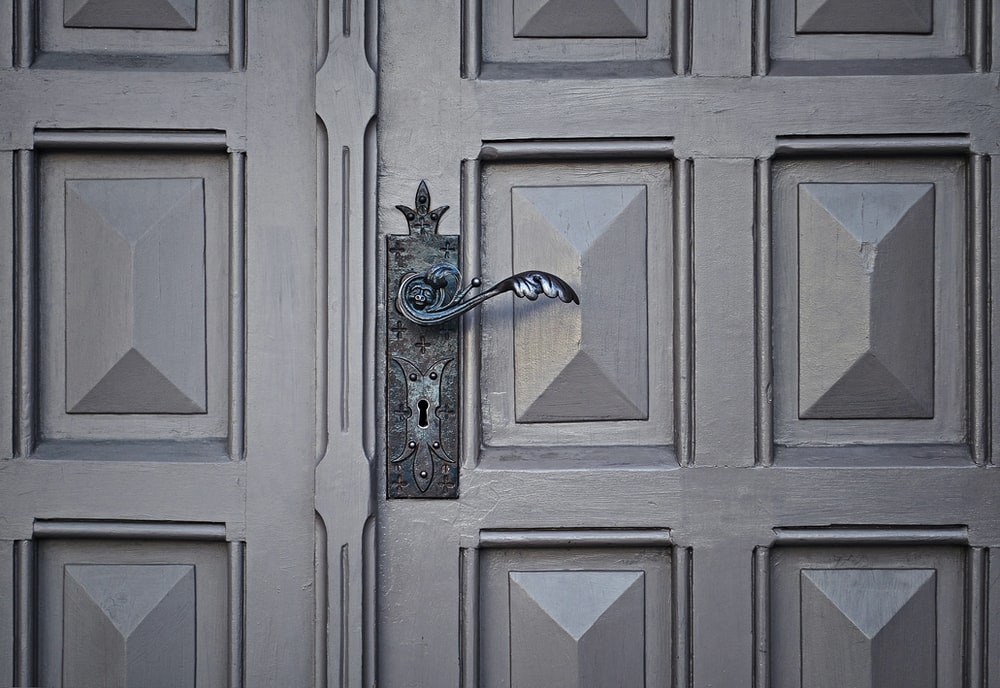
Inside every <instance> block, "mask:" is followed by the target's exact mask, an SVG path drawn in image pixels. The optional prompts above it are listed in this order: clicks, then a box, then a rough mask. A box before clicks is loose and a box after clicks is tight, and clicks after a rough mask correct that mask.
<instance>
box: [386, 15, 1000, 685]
mask: <svg viewBox="0 0 1000 688" xmlns="http://www.w3.org/2000/svg"><path fill="white" fill-rule="evenodd" d="M446 5H447V3H438V4H433V3H432V6H422V7H420V8H414V7H412V6H409V5H408V4H407V3H405V2H392V1H389V2H384V3H382V14H381V17H380V19H381V26H380V46H379V50H380V65H381V68H380V71H379V78H380V81H379V89H380V90H379V93H380V99H379V103H380V112H379V161H380V164H379V207H378V215H377V219H378V238H379V241H378V244H377V245H378V246H380V247H384V246H385V241H384V238H383V237H384V236H386V235H392V234H399V233H402V232H404V231H405V223H404V222H403V220H402V218H400V217H398V213H397V212H396V210H395V209H394V206H395V205H396V204H398V203H405V202H407V201H408V200H409V198H410V197H412V194H413V189H414V188H415V186H416V184H417V183H418V182H419V180H421V179H426V181H427V183H428V185H429V186H430V189H431V192H432V194H433V196H434V199H435V202H436V203H437V204H438V205H440V204H451V205H453V206H454V205H458V206H459V207H460V208H461V217H457V218H456V217H455V216H454V215H451V216H447V217H446V218H445V219H444V220H443V221H442V224H441V229H440V232H441V233H445V234H456V233H457V234H460V235H461V237H462V247H463V256H462V265H461V268H462V272H463V274H464V275H465V276H466V279H467V280H469V279H471V278H472V277H474V276H482V277H483V282H484V283H485V284H491V283H493V282H495V281H497V280H498V279H501V278H503V277H506V276H507V275H508V274H511V273H512V272H516V271H518V270H521V269H527V268H535V269H542V270H549V271H551V272H554V273H556V274H560V275H561V276H563V277H566V278H567V279H568V281H569V282H570V284H571V285H572V286H573V287H574V289H576V290H577V291H578V292H579V294H580V297H581V304H580V306H579V307H576V306H567V305H565V304H553V303H547V302H546V303H541V302H540V303H530V304H526V303H520V302H512V301H510V300H507V301H504V300H503V299H494V300H492V301H490V302H488V303H487V304H486V305H485V306H484V307H483V308H482V309H481V311H480V312H478V313H469V314H467V315H466V316H464V319H463V323H462V326H461V327H462V330H463V333H464V343H463V349H462V352H463V357H462V361H461V367H462V372H461V376H460V379H461V381H462V392H461V403H462V407H461V408H460V409H459V413H460V415H461V418H462V424H461V428H462V438H461V447H462V456H461V462H462V478H461V483H460V494H459V497H458V499H457V501H421V500H389V499H382V498H381V497H379V499H378V502H377V515H378V521H379V537H378V540H377V542H378V548H379V551H378V573H379V578H378V587H377V589H378V592H379V600H380V604H381V606H380V608H379V610H378V620H379V635H378V641H379V642H378V648H379V656H378V670H379V679H380V684H385V685H392V686H418V685H445V686H458V685H464V686H473V685H483V686H494V685H496V686H503V685H542V684H547V683H551V684H554V685H607V684H608V683H609V679H608V678H607V675H606V674H605V673H603V672H606V671H614V672H615V676H616V679H615V680H618V681H620V682H621V683H622V684H624V685H644V686H653V685H657V686H662V685H673V686H677V687H678V688H679V687H680V686H688V685H694V686H747V685H757V686H759V687H763V686H768V685H774V686H779V685H780V686H792V685H806V684H810V685H812V684H816V685H825V684H826V683H830V684H831V685H832V684H834V683H838V682H840V683H842V682H843V679H844V676H845V674H844V673H843V671H842V670H841V668H842V667H844V666H850V667H852V670H854V669H856V670H857V672H859V673H858V675H857V676H853V678H856V680H857V682H858V683H859V685H871V686H875V685H880V684H881V683H884V681H885V680H895V679H888V678H886V677H888V676H893V677H895V676H907V677H910V678H909V679H908V680H911V682H913V683H914V685H923V684H926V685H937V686H945V685H947V686H976V687H977V688H981V687H983V686H985V685H986V678H985V676H984V674H983V666H984V662H986V661H987V660H986V656H985V654H984V653H985V648H984V643H985V640H984V639H985V637H986V636H985V635H983V629H985V628H986V627H987V624H993V626H990V628H993V627H994V626H995V624H996V618H997V611H996V606H995V605H992V606H990V605H988V604H987V598H988V594H987V589H988V588H989V589H990V590H992V591H993V592H994V593H995V591H996V585H995V584H994V583H987V582H986V577H987V574H986V569H985V568H984V566H985V563H986V561H987V559H988V558H989V557H988V555H987V551H988V550H989V548H990V547H995V546H996V537H995V533H996V532H998V531H997V526H998V525H1000V524H998V522H997V517H996V514H997V513H998V509H997V508H996V506H997V494H998V487H1000V485H998V483H997V475H998V474H997V473H996V469H995V465H994V464H995V461H994V459H993V456H992V453H991V452H990V450H989V447H990V444H991V441H992V434H993V433H992V428H993V427H995V421H993V422H990V419H995V418H996V415H995V414H996V411H995V407H994V406H991V404H990V400H989V398H988V397H989V394H988V390H989V389H990V383H991V371H990V370H989V369H988V364H987V361H988V360H993V359H994V358H995V356H991V353H992V351H993V346H992V345H991V343H990V341H988V340H987V338H986V334H987V333H986V327H987V323H988V322H990V320H989V317H988V316H989V313H988V311H987V308H988V302H987V300H986V298H985V297H986V290H987V285H988V284H990V283H989V282H988V281H987V280H986V276H987V266H988V259H989V256H988V255H987V246H988V245H991V246H992V244H989V242H988V238H989V237H990V236H991V234H992V228H991V226H990V225H989V224H988V222H989V221H988V218H989V200H990V196H991V194H992V191H991V189H990V188H988V187H989V184H990V182H989V181H988V178H987V175H986V170H987V169H988V168H989V158H990V157H991V156H993V155H995V154H996V151H995V147H996V142H995V136H993V133H994V132H995V131H996V129H997V126H998V124H1000V122H998V121H997V114H996V113H997V108H996V105H997V102H996V93H995V91H994V90H993V89H992V87H991V83H992V80H993V78H994V77H993V75H991V74H989V73H988V70H989V64H988V63H987V59H986V50H985V37H986V36H987V35H988V34H987V32H986V27H987V22H986V21H985V17H984V14H985V5H984V3H981V2H978V1H976V0H970V2H968V3H965V2H955V3H948V2H941V3H907V7H908V8H910V9H912V10H913V11H912V12H911V13H908V14H907V13H903V12H902V11H888V10H886V11H882V10H885V7H883V6H881V5H880V6H879V8H876V9H871V8H867V9H864V11H861V10H859V11H853V10H852V9H851V8H852V7H855V6H854V5H851V4H850V3H840V2H836V1H834V2H823V3H819V2H816V3H811V2H805V0H798V1H797V2H794V1H793V0H788V2H785V1H784V0H774V1H772V2H759V3H750V2H746V3H737V4H735V5H734V4H733V3H728V4H726V3H698V4H691V5H690V6H688V4H687V3H667V2H655V3H654V2H649V3H640V4H638V5H637V4H636V3H630V2H619V3H596V2H595V3H574V4H572V9H568V8H569V7H570V5H569V4H564V3H557V2H548V3H539V2H536V3H527V2H519V1H517V0H513V1H512V2H511V3H508V4H503V3H499V4H497V3H480V2H475V1H472V0H470V1H469V2H466V3H464V4H463V8H462V12H459V11H457V10H455V8H453V7H450V6H446ZM642 5H644V6H645V9H646V10H647V11H646V13H645V25H643V22H642V21H638V20H636V17H639V16H640V11H639V9H637V8H638V7H640V6H642ZM612 6H613V7H612ZM873 7H874V6H873ZM613 10H614V11H615V14H614V17H613V18H612V17H611V16H610V15H609V14H608V13H609V12H612V11H613ZM596 27H600V28H596ZM643 32H645V33H643ZM414 36H419V37H420V40H419V41H415V40H413V37H414ZM652 151H655V152H652ZM994 185H995V182H994ZM993 244H995V242H993ZM991 250H995V247H993V249H991ZM382 264H383V263H382V259H380V261H379V265H382ZM381 269H382V268H380V270H381ZM384 278H385V274H384V272H380V274H379V280H378V281H377V283H378V284H379V285H383V284H385V280H384ZM386 288H387V289H389V290H390V292H391V289H392V285H391V284H390V285H389V286H388V287H386ZM390 295H391V294H390ZM386 297H387V294H386V293H379V295H378V298H376V299H375V301H376V303H387V302H388V300H387V298H386ZM993 322H995V320H994V321H993ZM382 326H383V327H384V324H383V325H382ZM994 331H995V330H994ZM385 336H386V331H385V330H382V331H381V332H380V333H379V337H378V338H377V339H376V341H377V342H384V341H385V339H384V337H385ZM383 348H384V346H383V345H381V344H380V345H379V346H378V347H377V352H376V353H377V356H376V360H377V361H379V366H380V370H381V369H382V368H384V365H383V364H382V354H383V353H384V351H382V349H383ZM383 374H384V373H383ZM379 388H380V389H381V388H382V384H381V382H380V384H379ZM377 408H378V409H384V408H385V399H381V400H380V403H379V404H378V406H377ZM380 413H383V412H382V411H380ZM383 421H384V417H383V418H381V419H380V421H379V424H378V425H377V430H378V434H376V437H377V439H378V440H379V443H380V445H381V444H383V443H384V427H385V426H384V424H383ZM384 460H385V457H384V456H383V455H382V448H381V447H380V450H379V458H378V462H377V463H379V462H384ZM383 473H384V469H382V468H381V467H380V468H379V475H382V474H383ZM384 488H385V485H384V482H383V481H382V480H380V482H379V485H378V488H377V489H376V490H375V494H376V495H384V494H385V490H384ZM637 533H639V534H649V533H666V536H665V537H664V539H663V540H661V541H658V542H657V543H655V544H650V543H643V544H641V545H639V544H633V543H630V542H628V541H627V540H628V537H631V536H633V535H635V534H637ZM629 534H631V535H629ZM619 537H621V538H625V540H626V541H616V538H619ZM636 537H638V536H636ZM650 561H656V562H659V563H658V564H656V565H653V566H652V568H649V567H646V564H643V563H641V562H647V563H648V562H650ZM654 571H655V573H654ZM640 581H641V585H640ZM640 587H641V591H642V592H641V594H640V593H639V592H638V591H639V589H640ZM598 610H599V611H598ZM661 614H666V615H668V616H669V622H666V623H660V622H657V623H654V624H652V625H650V619H651V618H652V619H660V618H662V617H661V616H659V615H661ZM588 615H589V616H588ZM639 619H644V620H645V621H644V622H643V623H639V622H638V620H639ZM605 623H606V624H607V625H606V626H605V625H604V624H605ZM612 628H613V629H614V630H613V631H611V630H608V629H612ZM574 629H575V630H574ZM605 633H608V634H609V636H611V637H614V638H615V641H614V642H612V641H610V640H607V638H608V637H609V636H608V635H603V634H605ZM590 634H593V637H594V638H597V637H601V638H605V643H604V644H603V645H602V646H601V650H600V651H596V650H595V651H593V652H589V651H584V649H585V648H586V647H589V646H588V645H587V639H588V638H589V637H590ZM618 641H621V642H618ZM650 643H652V645H650ZM612 647H613V649H611V648H612ZM639 648H642V649H644V652H645V654H643V655H642V658H641V659H640V655H639V654H638V649H639ZM651 648H652V649H651ZM605 651H607V652H608V654H607V656H604V655H602V659H601V660H600V661H595V662H592V663H588V659H589V658H592V657H595V656H596V654H594V653H598V654H599V653H600V652H605ZM650 662H654V663H655V662H662V663H660V664H656V666H651V664H650ZM991 680H992V679H991Z"/></svg>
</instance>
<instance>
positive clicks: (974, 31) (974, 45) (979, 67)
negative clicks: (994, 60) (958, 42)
mask: <svg viewBox="0 0 1000 688" xmlns="http://www.w3.org/2000/svg"><path fill="white" fill-rule="evenodd" d="M969 24H970V27H969V28H970V31H969V34H970V37H971V38H970V41H969V51H970V53H971V54H970V58H971V62H972V69H973V70H974V71H976V72H985V71H988V70H989V68H990V67H989V64H988V63H989V47H988V45H989V30H988V27H989V19H988V14H987V4H986V0H971V2H970V3H969Z"/></svg>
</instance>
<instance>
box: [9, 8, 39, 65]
mask: <svg viewBox="0 0 1000 688" xmlns="http://www.w3.org/2000/svg"><path fill="white" fill-rule="evenodd" d="M35 7H36V5H35V3H34V2H33V0H19V1H18V3H17V6H16V11H17V17H16V21H17V31H16V33H15V36H14V38H15V40H16V42H17V48H16V52H15V54H14V66H15V67H20V68H21V69H25V68H27V67H30V66H31V63H32V62H34V59H35V34H36V32H35V19H36V14H35V12H36V10H35Z"/></svg>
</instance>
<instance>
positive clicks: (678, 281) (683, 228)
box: [674, 159, 694, 466]
mask: <svg viewBox="0 0 1000 688" xmlns="http://www.w3.org/2000/svg"><path fill="white" fill-rule="evenodd" d="M675 169H676V175H675V177H674V197H675V202H674V292H675V293H676V295H677V296H676V298H675V301H674V304H675V305H674V339H675V345H674V408H675V411H674V413H675V424H676V442H677V448H676V450H677V461H678V463H679V464H680V465H681V466H690V465H691V463H692V460H693V456H694V447H693V440H692V433H691V430H692V418H691V408H692V405H693V401H694V399H693V396H694V389H693V387H694V385H693V381H692V367H691V352H692V351H693V347H694V342H693V338H694V333H693V331H692V321H691V310H692V299H691V297H692V274H691V258H692V253H693V251H694V242H693V240H692V236H691V190H692V184H693V182H694V169H693V164H692V161H691V160H690V159H684V160H678V161H677V163H676V165H675Z"/></svg>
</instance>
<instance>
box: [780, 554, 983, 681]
mask: <svg viewBox="0 0 1000 688" xmlns="http://www.w3.org/2000/svg"><path fill="white" fill-rule="evenodd" d="M771 561H772V566H771V581H770V591H771V605H770V632H769V637H770V647H769V648H768V654H769V655H770V657H771V673H772V677H773V685H774V686H775V688H806V687H807V686H809V687H815V688H835V687H837V688H839V687H840V686H844V685H851V686H858V687H859V688H879V687H880V686H886V685H905V686H913V687H914V688H924V687H926V688H932V687H933V686H957V685H961V678H962V669H963V667H962V657H963V654H964V653H963V647H964V642H965V641H964V637H963V629H964V624H965V618H966V613H967V612H966V610H965V604H966V602H965V600H966V590H965V550H964V549H963V548H961V547H937V546H913V547H909V546H908V547H901V546H880V545H871V546H830V547H821V546H817V547H779V548H777V549H775V550H774V552H773V554H772V556H771Z"/></svg>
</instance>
